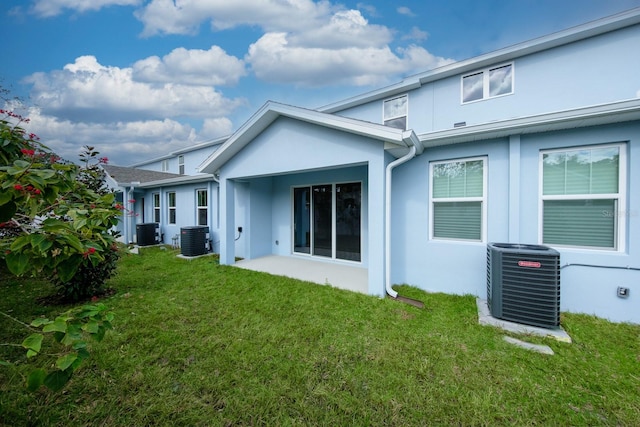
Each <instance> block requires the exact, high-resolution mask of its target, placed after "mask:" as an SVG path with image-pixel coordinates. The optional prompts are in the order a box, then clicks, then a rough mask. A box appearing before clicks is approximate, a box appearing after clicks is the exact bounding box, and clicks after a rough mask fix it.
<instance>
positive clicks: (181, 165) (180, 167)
mask: <svg viewBox="0 0 640 427" xmlns="http://www.w3.org/2000/svg"><path fill="white" fill-rule="evenodd" d="M178 173H179V174H180V175H184V155H182V154H181V155H179V156H178Z"/></svg>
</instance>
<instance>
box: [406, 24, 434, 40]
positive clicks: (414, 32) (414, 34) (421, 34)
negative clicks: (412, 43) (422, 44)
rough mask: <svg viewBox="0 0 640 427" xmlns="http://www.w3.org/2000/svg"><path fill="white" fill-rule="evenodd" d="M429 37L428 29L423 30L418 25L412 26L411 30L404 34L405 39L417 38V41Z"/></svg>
mask: <svg viewBox="0 0 640 427" xmlns="http://www.w3.org/2000/svg"><path fill="white" fill-rule="evenodd" d="M428 37H429V33H427V32H426V31H422V30H421V29H420V28H418V27H412V28H411V31H410V32H409V33H408V34H406V35H404V36H402V39H403V40H416V41H424V40H426V39H427V38H428Z"/></svg>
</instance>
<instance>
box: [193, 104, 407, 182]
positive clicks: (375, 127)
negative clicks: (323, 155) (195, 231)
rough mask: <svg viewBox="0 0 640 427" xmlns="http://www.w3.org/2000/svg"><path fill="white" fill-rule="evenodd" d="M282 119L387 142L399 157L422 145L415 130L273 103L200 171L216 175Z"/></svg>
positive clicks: (238, 132) (266, 106)
mask: <svg viewBox="0 0 640 427" xmlns="http://www.w3.org/2000/svg"><path fill="white" fill-rule="evenodd" d="M279 117H288V118H291V119H294V120H299V121H303V122H306V123H309V124H315V125H319V126H323V127H326V128H330V129H336V130H340V131H343V132H348V133H352V134H355V135H361V136H366V137H367V138H370V139H374V140H378V141H382V142H384V143H385V146H384V148H385V149H386V150H388V151H389V152H390V153H391V154H392V155H394V156H396V157H398V156H401V155H402V154H404V153H406V152H407V149H408V147H410V146H411V145H415V144H419V141H418V139H417V136H416V134H415V133H414V132H413V131H412V130H408V131H405V130H402V129H395V128H392V127H389V126H384V125H381V124H377V123H371V122H366V121H363V120H356V119H351V118H348V117H342V116H338V115H334V114H327V113H321V112H319V111H315V110H309V109H306V108H300V107H294V106H291V105H285V104H280V103H277V102H272V101H269V102H267V103H266V104H264V105H263V106H262V108H261V109H260V110H258V112H257V113H256V114H254V115H253V116H252V117H251V118H250V119H249V120H248V121H247V122H246V123H245V124H244V125H243V126H242V127H241V128H240V129H238V131H237V132H236V133H234V134H233V135H232V136H231V137H229V139H227V141H226V142H225V143H224V144H223V145H222V147H220V148H219V149H218V150H216V151H215V152H214V153H213V154H212V155H210V156H209V157H208V158H207V159H206V160H205V161H204V162H202V164H201V165H200V166H199V167H198V170H199V171H200V172H207V173H216V172H217V170H218V169H219V168H220V166H222V165H223V164H224V163H226V162H227V161H228V160H230V159H231V158H232V157H233V156H234V155H235V154H237V153H238V152H239V151H240V150H241V149H242V148H244V147H245V146H246V145H247V144H249V142H251V141H252V140H253V139H254V138H255V137H256V136H258V135H259V134H260V133H261V132H262V131H264V130H265V129H266V128H267V127H268V126H269V125H271V123H273V122H274V121H275V120H276V119H278V118H279Z"/></svg>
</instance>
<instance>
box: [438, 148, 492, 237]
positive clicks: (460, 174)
mask: <svg viewBox="0 0 640 427" xmlns="http://www.w3.org/2000/svg"><path fill="white" fill-rule="evenodd" d="M430 166H431V173H430V175H431V237H432V238H434V239H458V240H472V241H483V240H484V230H485V228H486V227H485V217H486V215H485V209H486V199H485V195H486V190H485V188H486V158H474V159H465V160H455V161H447V162H434V163H431V165H430Z"/></svg>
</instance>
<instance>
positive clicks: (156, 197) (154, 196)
mask: <svg viewBox="0 0 640 427" xmlns="http://www.w3.org/2000/svg"><path fill="white" fill-rule="evenodd" d="M151 200H152V201H153V202H152V204H153V222H155V223H158V224H159V223H160V221H161V219H162V216H161V213H162V211H161V210H160V203H161V202H160V193H151ZM156 202H157V203H156ZM156 218H157V219H158V220H157V221H156Z"/></svg>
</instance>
